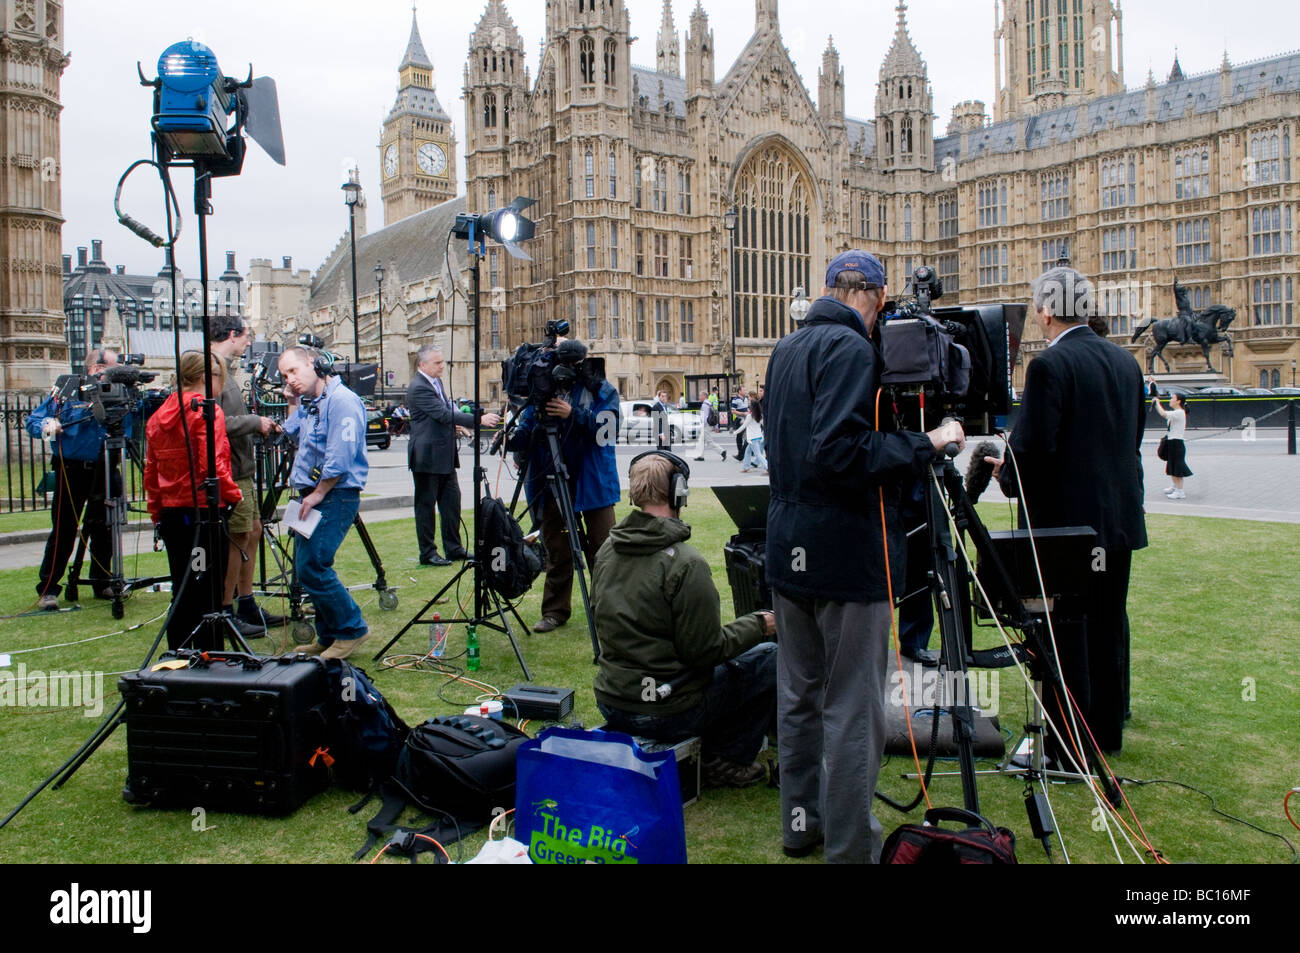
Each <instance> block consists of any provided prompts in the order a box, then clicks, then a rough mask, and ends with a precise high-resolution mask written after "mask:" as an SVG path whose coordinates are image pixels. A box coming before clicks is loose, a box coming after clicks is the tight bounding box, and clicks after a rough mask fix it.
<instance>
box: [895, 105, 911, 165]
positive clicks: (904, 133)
mask: <svg viewBox="0 0 1300 953" xmlns="http://www.w3.org/2000/svg"><path fill="white" fill-rule="evenodd" d="M898 138H899V143H898V145H899V152H900V153H901V154H902V156H903V158H904V159H910V158H912V117H911V116H904V117H903V121H902V124H901V129H900V132H899V137H898Z"/></svg>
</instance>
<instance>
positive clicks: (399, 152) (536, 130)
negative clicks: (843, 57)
mask: <svg viewBox="0 0 1300 953" xmlns="http://www.w3.org/2000/svg"><path fill="white" fill-rule="evenodd" d="M754 7H755V13H754V29H753V34H752V36H751V37H750V38H749V41H748V42H747V43H746V45H745V47H744V49H743V50H742V52H741V53H740V55H739V57H738V58H737V59H736V61H735V62H734V63H732V64H730V65H729V66H726V65H725V64H724V65H723V66H724V68H722V69H720V64H718V63H717V62H716V61H715V57H714V41H713V33H712V30H711V29H710V24H709V17H708V14H707V12H706V10H705V9H704V7H703V5H702V4H701V3H699V2H697V3H696V5H695V7H694V10H693V11H692V12H691V14H690V18H689V23H688V24H687V27H686V30H685V32H684V34H683V35H679V33H678V31H677V28H676V25H675V23H674V20H673V14H672V6H671V3H670V2H669V0H665V2H664V5H663V11H662V20H661V23H660V24H659V26H658V29H657V31H656V34H657V38H656V40H655V47H654V53H653V63H652V64H650V65H646V66H638V65H634V64H633V59H634V58H640V57H644V58H645V59H649V51H647V50H645V49H644V48H642V47H641V46H639V45H638V46H637V47H636V49H635V50H634V49H633V45H632V40H633V38H634V36H635V34H634V32H633V29H632V24H631V22H630V16H629V13H628V10H627V8H626V6H625V4H624V2H623V0H546V35H545V37H543V38H542V41H543V43H542V53H541V58H540V66H539V68H538V71H537V75H536V76H532V75H530V72H529V70H528V69H527V68H526V67H525V55H524V50H525V45H524V43H525V41H524V38H523V37H521V36H520V34H519V32H518V30H517V29H516V27H515V25H514V23H513V22H512V20H511V18H510V15H509V13H508V10H507V7H506V3H505V2H504V0H488V3H487V5H486V9H485V11H484V13H483V16H482V18H481V19H480V21H479V23H478V25H477V28H476V29H475V31H474V33H473V34H472V36H471V38H470V44H469V50H468V60H467V62H466V65H465V68H464V90H463V92H464V103H465V113H464V122H463V125H462V126H461V130H462V135H463V143H458V142H457V140H456V137H455V135H454V132H453V123H452V121H451V119H450V117H449V116H448V115H447V114H446V113H445V112H444V111H443V110H442V107H441V106H440V104H439V103H438V99H437V97H436V95H435V94H434V91H433V84H432V64H429V63H428V62H427V57H426V56H425V54H424V51H423V48H422V47H420V46H419V41H418V32H417V31H416V30H415V28H414V27H413V29H412V44H413V45H412V46H411V47H408V50H407V56H406V58H405V59H404V61H403V65H402V70H401V75H402V89H401V90H400V91H399V93H398V101H397V103H396V104H395V106H394V107H393V111H392V112H391V113H390V115H389V119H388V121H387V122H386V124H385V128H384V133H383V136H382V139H381V143H380V153H381V175H382V176H383V191H382V195H383V202H384V207H385V213H386V215H385V217H386V221H387V222H388V226H387V227H386V228H385V229H383V230H382V231H380V232H377V233H374V234H372V235H371V236H368V237H369V239H370V240H372V241H375V242H376V245H375V247H376V248H378V247H379V245H380V244H382V243H383V241H384V237H383V236H384V233H391V235H390V237H391V238H396V236H397V234H398V232H399V231H400V230H401V229H402V228H403V227H406V228H410V227H411V226H412V225H415V224H417V223H422V224H428V225H431V226H432V225H434V224H435V223H436V224H437V226H438V227H445V225H446V224H448V223H449V221H450V218H451V217H453V216H454V213H455V212H457V211H463V210H465V209H469V210H471V211H475V212H483V211H488V210H490V209H493V208H496V207H498V206H501V205H504V204H506V203H507V202H509V201H510V200H511V199H513V198H514V197H515V196H517V195H522V196H530V197H534V198H536V199H538V205H536V206H534V208H533V209H532V211H531V213H530V214H531V217H533V218H534V219H535V220H536V222H537V237H536V238H535V239H534V240H532V241H531V242H529V243H528V245H527V246H526V249H527V251H528V252H529V254H530V255H531V256H532V260H531V261H525V260H516V259H513V258H510V257H508V256H507V255H506V254H505V252H504V250H503V249H501V248H499V247H497V248H490V250H489V253H488V256H487V259H486V260H485V262H484V266H483V286H484V291H483V295H484V298H483V302H482V305H483V307H482V309H481V313H482V315H483V335H484V344H485V345H488V346H490V348H491V349H490V351H489V352H488V353H487V355H485V360H487V361H493V362H494V361H495V360H496V359H499V358H500V357H504V356H506V355H507V354H508V353H509V352H510V351H511V350H513V348H514V347H515V346H516V345H517V344H519V343H520V342H523V341H528V340H533V341H536V340H539V339H540V337H541V332H542V328H543V326H544V324H545V323H546V321H547V320H549V319H552V318H564V319H567V320H569V321H570V323H571V325H572V334H573V335H574V336H575V337H578V338H581V339H582V340H584V341H585V342H586V343H587V344H588V345H589V346H590V348H591V351H592V353H593V354H599V355H603V356H604V357H605V359H606V365H607V374H608V377H609V379H610V381H611V382H612V383H614V384H615V385H616V386H617V387H618V389H619V391H620V393H621V394H622V395H623V396H624V397H634V396H643V395H647V394H651V393H653V392H654V391H655V390H658V389H666V390H668V391H669V392H670V394H671V395H673V396H676V395H678V394H680V393H681V392H682V389H683V387H684V381H685V378H686V377H687V376H689V375H705V374H716V375H722V374H726V373H732V372H734V373H736V374H737V375H738V376H739V377H740V379H742V380H744V381H746V382H752V381H755V380H758V379H761V376H762V375H763V374H764V373H765V370H766V365H767V358H768V355H769V354H770V353H771V351H772V348H773V346H774V345H775V343H776V341H777V339H779V338H780V337H782V336H783V335H785V334H788V333H790V332H791V331H792V330H793V322H792V319H791V308H790V306H791V303H792V300H793V298H794V296H795V294H796V289H805V290H806V292H807V294H808V296H809V297H812V298H815V297H817V296H818V295H819V294H820V292H821V286H822V274H823V270H824V267H825V263H826V261H827V260H828V259H829V258H830V257H832V256H833V255H834V254H835V253H836V252H838V251H840V250H841V249H844V248H847V247H853V246H858V247H865V248H867V249H870V250H872V251H874V252H875V253H876V254H878V255H879V256H880V257H881V258H882V260H883V261H884V262H885V264H886V267H887V269H888V273H889V276H890V285H891V291H892V292H894V293H901V292H902V291H903V290H904V284H905V280H906V276H907V275H909V274H910V273H911V271H912V269H913V268H914V267H916V266H917V265H920V264H922V263H926V264H930V265H933V266H934V267H935V268H936V269H937V271H938V272H939V275H940V277H941V278H942V279H943V284H944V288H945V292H946V293H945V296H944V299H943V300H942V301H941V302H940V304H942V305H946V304H954V303H961V304H977V303H987V302H1024V301H1026V300H1027V298H1028V295H1029V282H1030V281H1031V280H1032V279H1033V278H1034V277H1035V276H1036V275H1038V274H1039V273H1041V272H1042V271H1043V270H1045V269H1046V268H1047V267H1050V266H1051V265H1052V264H1054V263H1055V262H1056V261H1057V260H1058V259H1060V258H1062V257H1066V258H1068V259H1070V261H1071V263H1072V264H1073V265H1074V267H1076V268H1078V269H1079V270H1080V271H1082V272H1084V273H1085V274H1087V275H1088V276H1089V277H1091V278H1093V279H1094V281H1095V282H1096V283H1097V285H1098V287H1099V290H1100V297H1101V304H1102V305H1103V307H1104V310H1105V313H1106V314H1107V315H1108V316H1109V322H1110V327H1111V332H1112V336H1113V339H1115V340H1116V341H1118V342H1119V343H1121V344H1123V345H1125V346H1126V347H1128V348H1129V349H1130V351H1132V352H1133V353H1134V355H1135V357H1137V358H1138V359H1140V360H1143V361H1145V359H1144V357H1143V354H1142V349H1143V346H1144V345H1143V344H1141V343H1140V344H1138V345H1130V344H1129V335H1130V334H1131V332H1132V330H1133V327H1134V325H1135V324H1136V323H1137V321H1138V320H1140V318H1142V317H1150V316H1157V317H1160V316H1169V315H1172V314H1173V313H1174V312H1175V310H1176V309H1175V306H1174V299H1173V293H1172V286H1173V282H1174V280H1175V279H1177V280H1178V281H1179V282H1180V283H1181V284H1182V285H1183V286H1184V287H1186V288H1187V289H1188V291H1189V296H1190V298H1191V300H1192V303H1193V305H1194V306H1195V307H1196V308H1198V309H1199V308H1203V307H1205V306H1207V305H1208V304H1210V303H1223V304H1226V305H1228V306H1230V307H1232V308H1235V309H1236V311H1237V318H1236V320H1235V322H1234V324H1233V325H1232V327H1231V328H1230V329H1229V330H1230V332H1231V333H1232V336H1233V338H1234V341H1235V345H1236V346H1235V353H1234V354H1233V355H1232V356H1231V357H1229V356H1227V355H1224V356H1222V357H1216V362H1215V363H1216V365H1217V366H1220V369H1221V370H1222V371H1223V372H1224V374H1226V375H1227V376H1228V378H1229V379H1230V380H1231V381H1232V382H1233V383H1236V384H1239V385H1251V386H1254V385H1265V386H1270V385H1274V386H1275V385H1278V384H1290V383H1291V377H1292V369H1293V362H1294V361H1295V360H1296V359H1297V358H1300V335H1298V334H1297V324H1296V318H1295V292H1296V288H1295V284H1296V281H1295V278H1296V251H1297V249H1296V247H1295V245H1296V235H1295V228H1296V225H1297V209H1296V200H1297V195H1298V194H1300V193H1298V192H1297V174H1298V173H1300V169H1293V166H1292V148H1293V140H1294V139H1295V137H1296V135H1297V133H1298V132H1300V130H1298V129H1297V117H1300V54H1288V55H1283V56H1278V57H1274V58H1270V59H1266V60H1262V61H1256V62H1251V63H1247V64H1240V65H1234V64H1233V63H1231V62H1230V61H1229V59H1228V56H1227V54H1226V53H1225V56H1224V59H1223V63H1222V65H1221V66H1220V67H1219V68H1218V69H1217V70H1214V71H1212V72H1210V73H1208V74H1202V75H1193V76H1187V75H1184V74H1183V72H1182V70H1181V68H1180V67H1179V65H1178V63H1177V60H1176V59H1175V62H1174V67H1173V69H1172V70H1171V72H1170V74H1169V75H1168V77H1167V78H1166V79H1165V80H1164V81H1163V82H1157V81H1156V79H1155V77H1154V76H1152V75H1150V74H1149V75H1148V76H1147V77H1146V78H1145V82H1144V83H1142V84H1139V85H1136V86H1134V87H1133V88H1128V87H1126V85H1125V78H1124V73H1123V65H1122V63H1123V19H1122V11H1121V10H1120V8H1119V4H1118V3H1114V2H1112V0H1002V2H1001V3H999V4H995V8H996V24H995V29H994V32H993V39H994V55H993V58H992V62H991V63H990V64H989V65H990V66H991V67H992V69H991V72H992V73H993V78H994V81H995V82H994V89H995V95H994V99H993V102H992V107H991V110H990V109H989V108H988V107H987V106H986V104H984V103H982V102H978V101H970V102H964V103H961V104H960V105H958V106H957V107H955V108H954V109H953V112H952V116H951V118H950V119H949V121H948V122H947V125H946V128H945V129H944V130H943V132H942V134H941V135H939V134H937V130H936V127H935V120H936V117H935V116H934V114H933V107H932V94H931V89H930V84H929V80H928V75H927V67H926V62H925V60H924V58H923V57H922V56H921V53H920V52H919V51H918V49H917V46H916V45H915V43H914V41H913V39H912V37H911V35H910V34H909V30H908V24H907V6H906V3H904V2H901V0H900V2H899V3H898V5H897V8H896V11H895V15H896V18H897V19H896V24H895V25H894V28H893V29H894V36H893V42H892V45H891V46H890V48H889V51H888V53H887V55H886V56H885V58H884V61H883V62H882V63H881V64H880V70H879V82H878V85H877V91H876V99H875V115H874V117H872V118H870V119H865V120H864V119H856V118H852V117H849V116H847V115H845V110H844V102H845V91H844V71H843V70H842V68H841V66H840V56H839V53H838V52H837V50H836V48H835V45H834V42H833V40H832V41H831V42H828V44H827V47H826V50H825V52H824V53H823V55H822V63H821V69H820V70H819V73H818V77H817V88H816V90H815V93H816V96H815V98H814V95H813V91H812V90H810V89H808V88H806V87H805V86H804V84H803V82H802V80H801V79H800V77H799V75H798V73H797V71H796V69H795V66H794V64H793V62H792V61H791V59H790V56H789V54H788V52H787V50H786V48H785V46H784V45H783V43H782V37H781V29H780V22H779V19H778V0H755V3H754ZM640 26H641V29H642V30H643V31H644V30H645V28H646V26H647V24H641V25H640ZM880 26H881V27H882V28H885V29H888V24H887V21H886V22H882V23H881V24H880ZM416 47H418V49H416ZM426 67H427V69H426ZM990 111H991V113H992V115H991V117H990V116H989V112H990ZM458 147H460V148H463V151H464V155H465V163H466V176H467V181H466V183H465V192H466V194H465V195H464V196H462V197H461V198H459V199H457V198H453V197H454V196H455V195H456V192H457V191H458V190H457V187H456V182H455V177H456V161H455V160H456V155H455V154H456V149H457V148H458ZM729 212H730V213H733V214H728V213H729ZM444 220H447V221H444ZM425 244H428V243H427V242H426V243H425ZM441 244H442V243H441V242H439V243H438V245H439V249H440V250H441ZM358 255H359V257H361V253H360V252H359V253H358ZM335 257H336V258H341V256H337V255H336V256H335ZM363 260H368V259H367V258H363ZM456 262H457V263H458V264H459V266H460V267H461V268H463V266H464V259H463V256H459V257H457V259H456ZM445 264H446V263H445V262H444V261H442V260H439V261H437V262H433V261H429V262H414V261H412V262H410V263H409V267H408V271H407V274H406V275H405V276H404V277H405V280H406V281H407V282H411V281H415V280H416V279H417V278H418V277H420V275H419V274H418V272H419V271H426V272H427V274H428V277H429V278H430V279H433V278H434V276H436V275H437V274H438V273H439V272H440V271H441V272H444V273H445ZM328 265H329V263H328V262H327V268H324V269H322V271H323V272H324V271H326V270H327V269H328ZM365 290H366V289H365V287H364V285H363V287H362V291H363V292H364V291H365ZM334 297H337V293H336V292H335V293H334ZM436 297H437V295H436V293H434V294H433V298H431V299H430V300H434V299H435V298H436ZM331 300H332V299H331ZM385 300H386V301H387V298H385ZM410 300H411V295H410V294H407V295H406V296H405V298H404V302H409V301H410ZM316 301H317V295H316V292H315V291H313V307H316ZM733 307H734V327H733V323H732V322H733ZM417 310H418V309H417ZM425 310H426V311H428V312H429V314H428V315H423V316H417V317H416V318H412V319H411V320H412V321H415V320H421V321H423V322H424V323H423V325H422V326H421V328H422V330H421V331H420V333H422V334H427V335H429V336H433V337H436V336H437V335H439V334H443V333H445V332H446V331H447V330H448V329H449V324H448V322H449V321H450V320H451V319H450V318H449V317H446V316H445V312H444V311H443V310H442V309H441V308H436V309H435V308H425ZM463 320H464V309H463V307H462V308H461V309H459V313H458V314H457V315H456V323H460V322H463ZM733 332H734V341H733ZM458 333H459V332H458ZM1036 333H1037V329H1036V328H1033V327H1032V322H1031V327H1030V328H1027V330H1026V343H1025V347H1024V352H1025V353H1024V357H1025V359H1032V356H1033V354H1034V353H1035V351H1036V350H1037V348H1040V347H1041V346H1042V342H1041V341H1034V340H1033V337H1034V335H1035V334H1036ZM466 340H468V339H467V338H466ZM414 346H415V341H414V339H412V340H411V342H410V347H409V348H408V350H412V351H413V349H414ZM458 347H459V345H458ZM733 349H734V355H735V358H734V360H735V366H734V368H733V366H732V354H733ZM463 356H465V355H464V354H463V353H462V354H457V355H456V357H457V359H458V360H459V359H460V358H462V357H463ZM1166 356H1169V357H1171V358H1172V363H1173V364H1174V366H1175V370H1185V371H1192V370H1195V369H1196V368H1197V367H1202V366H1203V360H1202V359H1201V356H1200V351H1199V349H1187V350H1186V351H1185V352H1184V351H1183V350H1180V349H1178V348H1176V347H1171V348H1170V349H1169V351H1167V352H1166ZM395 357H396V355H394V358H395ZM407 357H411V358H412V359H413V355H407ZM403 362H404V363H405V358H404V359H403ZM391 363H392V361H390V366H391ZM484 375H485V380H487V381H489V384H487V385H485V391H486V390H487V389H488V388H489V387H490V388H491V389H492V391H493V393H492V394H491V395H490V396H492V397H496V396H497V389H498V388H499V379H500V378H499V371H498V370H497V369H496V365H495V363H491V364H487V363H485V365H484ZM1016 377H1017V380H1018V381H1019V380H1023V366H1022V367H1021V368H1019V369H1018V370H1017V374H1016ZM484 396H485V397H486V396H489V395H488V394H487V393H485V394H484Z"/></svg>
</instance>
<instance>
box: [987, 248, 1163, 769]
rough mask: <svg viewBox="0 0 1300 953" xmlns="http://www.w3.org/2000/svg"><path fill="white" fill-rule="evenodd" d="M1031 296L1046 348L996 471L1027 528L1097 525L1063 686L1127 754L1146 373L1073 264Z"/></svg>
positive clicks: (1029, 373)
mask: <svg viewBox="0 0 1300 953" xmlns="http://www.w3.org/2000/svg"><path fill="white" fill-rule="evenodd" d="M1033 301H1034V310H1035V311H1036V312H1037V315H1038V320H1039V321H1040V322H1041V324H1042V327H1043V336H1044V337H1045V338H1046V339H1047V342H1048V343H1047V348H1046V349H1045V350H1044V351H1043V352H1042V353H1041V354H1039V355H1038V356H1037V357H1035V358H1034V359H1033V360H1032V361H1030V363H1029V367H1028V369H1027V370H1026V372H1025V389H1024V393H1023V394H1022V395H1021V401H1020V415H1019V418H1018V419H1017V420H1016V423H1015V427H1014V429H1013V430H1012V433H1011V450H1012V452H1013V453H1014V455H1015V462H1014V465H1012V466H1006V467H1002V466H1001V465H1000V464H998V465H997V467H996V468H995V472H996V473H998V476H999V481H1000V483H1001V485H1002V490H1003V492H1004V493H1006V495H1007V496H1019V498H1020V511H1021V512H1020V522H1021V524H1022V525H1024V523H1025V510H1026V508H1027V509H1028V519H1029V522H1030V524H1032V526H1033V527H1034V528H1047V527H1051V526H1091V527H1092V528H1093V529H1094V530H1096V531H1097V547H1098V548H1097V550H1095V551H1094V553H1093V559H1092V562H1091V565H1090V567H1089V568H1090V569H1091V572H1090V573H1089V580H1088V584H1087V585H1086V587H1085V591H1086V595H1085V596H1084V599H1083V604H1082V606H1080V607H1079V608H1081V609H1083V610H1084V612H1085V614H1086V617H1087V621H1086V623H1085V624H1084V625H1083V626H1080V627H1077V628H1073V627H1069V626H1056V640H1057V650H1058V652H1059V655H1060V662H1061V669H1062V674H1063V676H1064V678H1065V683H1066V685H1067V686H1068V687H1069V689H1070V692H1071V694H1072V695H1073V696H1074V700H1075V702H1076V703H1077V704H1078V706H1079V708H1080V710H1081V711H1082V712H1083V713H1084V717H1085V718H1086V719H1087V721H1088V725H1089V727H1090V728H1091V730H1092V733H1093V735H1094V736H1095V737H1096V739H1097V744H1098V746H1099V747H1100V748H1101V749H1102V750H1103V751H1105V752H1108V753H1110V752H1118V751H1119V750H1120V746H1121V744H1122V740H1123V730H1124V718H1125V715H1126V714H1127V710H1128V667H1129V638H1128V615H1127V610H1126V605H1127V601H1128V580H1129V567H1130V565H1131V562H1132V554H1133V550H1135V549H1141V548H1143V547H1144V546H1146V544H1147V531H1146V518H1145V515H1144V513H1143V509H1142V494H1143V488H1142V460H1141V456H1140V448H1141V445H1142V431H1143V428H1144V426H1145V422H1146V404H1145V400H1144V390H1143V387H1142V371H1141V369H1140V368H1139V367H1138V365H1137V362H1136V361H1134V359H1133V357H1132V356H1131V355H1129V354H1128V352H1126V351H1125V350H1124V349H1123V348H1120V347H1118V346H1117V345H1115V344H1113V343H1111V342H1109V341H1106V340H1103V339H1102V338H1100V337H1098V336H1097V334H1096V333H1094V332H1093V330H1092V329H1091V328H1090V327H1089V326H1088V323H1087V322H1088V319H1089V318H1090V317H1091V316H1092V315H1093V313H1094V311H1095V309H1096V306H1095V297H1094V292H1093V288H1092V284H1091V283H1090V282H1089V281H1088V279H1086V278H1084V277H1083V275H1081V274H1079V273H1078V272H1077V271H1075V270H1074V269H1072V268H1064V267H1057V268H1053V269H1051V270H1050V271H1048V272H1047V273H1046V274H1044V275H1042V276H1040V277H1039V278H1038V280H1037V281H1036V282H1035V283H1034V298H1033ZM1017 471H1018V472H1017ZM1066 608H1068V607H1063V606H1058V607H1057V611H1058V614H1060V615H1062V616H1064V615H1065V614H1066V612H1065V611H1064V610H1065V609H1066ZM1051 695H1052V693H1050V692H1049V697H1048V698H1047V699H1046V701H1047V703H1048V712H1049V714H1050V715H1051V716H1052V718H1053V720H1054V721H1056V723H1057V726H1058V729H1060V730H1065V726H1067V725H1068V724H1069V722H1068V721H1067V720H1064V718H1063V715H1062V713H1061V712H1060V706H1059V699H1057V700H1053V699H1052V698H1051ZM1058 719H1060V720H1058ZM1082 730H1083V729H1082V727H1081V728H1080V731H1082ZM1084 740H1085V741H1086V736H1085V739H1084Z"/></svg>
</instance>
